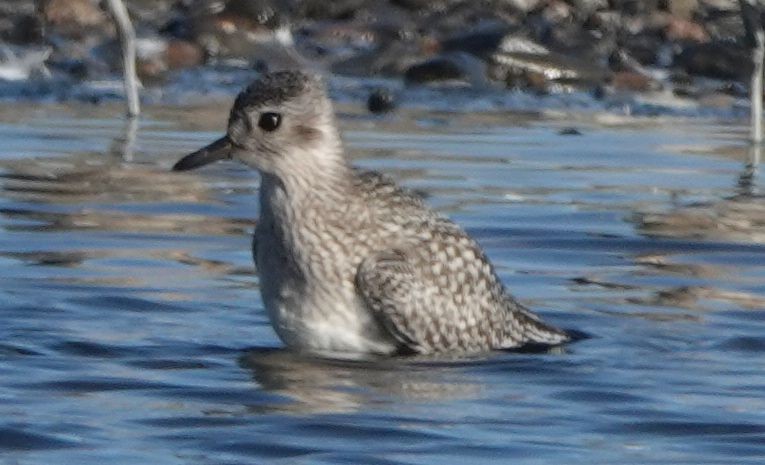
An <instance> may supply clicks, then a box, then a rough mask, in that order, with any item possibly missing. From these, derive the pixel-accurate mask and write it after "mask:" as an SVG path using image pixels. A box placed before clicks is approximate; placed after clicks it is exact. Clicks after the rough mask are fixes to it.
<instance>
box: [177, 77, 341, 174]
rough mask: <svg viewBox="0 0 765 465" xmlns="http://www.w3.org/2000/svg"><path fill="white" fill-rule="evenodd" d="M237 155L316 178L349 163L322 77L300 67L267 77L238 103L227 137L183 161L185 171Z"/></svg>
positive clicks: (270, 170) (262, 166)
mask: <svg viewBox="0 0 765 465" xmlns="http://www.w3.org/2000/svg"><path fill="white" fill-rule="evenodd" d="M223 159H234V160H238V161H241V162H242V163H244V164H246V165H248V166H251V167H253V168H255V169H257V170H259V171H261V172H263V173H266V174H270V175H274V176H276V177H279V178H282V177H285V176H294V175H298V176H312V175H313V174H316V173H317V172H321V170H328V169H332V167H333V166H334V165H338V164H339V165H342V164H344V163H345V162H344V160H343V156H342V150H341V149H340V139H339V136H338V133H337V129H336V127H335V122H334V115H333V111H332V105H331V103H330V101H329V99H328V98H327V95H326V93H325V91H324V85H323V83H322V82H321V80H320V79H319V78H318V77H316V76H313V75H310V74H307V73H304V72H301V71H280V72H275V73H270V74H265V75H263V76H262V77H261V78H260V79H258V80H256V81H254V82H253V83H252V84H250V85H249V86H248V87H247V88H246V89H245V90H244V91H242V92H241V93H240V94H239V96H238V97H237V98H236V101H235V102H234V106H233V108H232V109H231V115H230V116H229V120H228V130H227V132H226V135H225V136H223V137H221V138H220V139H218V140H216V141H215V142H213V143H211V144H210V145H208V146H207V147H204V148H202V149H200V150H198V151H196V152H194V153H192V154H190V155H187V156H185V157H184V158H182V159H181V160H179V161H178V162H177V163H176V164H175V166H173V170H175V171H183V170H189V169H193V168H197V167H199V166H203V165H206V164H208V163H212V162H214V161H217V160H223Z"/></svg>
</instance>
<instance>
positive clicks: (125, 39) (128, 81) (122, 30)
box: [106, 0, 141, 118]
mask: <svg viewBox="0 0 765 465" xmlns="http://www.w3.org/2000/svg"><path fill="white" fill-rule="evenodd" d="M106 5H107V7H108V8H109V12H110V13H111V14H112V17H113V18H114V22H115V24H116V25H117V34H118V35H119V37H120V45H121V46H122V66H123V72H124V75H125V97H126V98H127V115H128V118H135V117H136V116H138V115H139V114H140V113H141V105H140V101H139V99H138V86H139V83H138V75H137V74H136V71H135V29H133V23H132V22H130V16H129V15H128V12H127V8H125V4H124V3H122V0H107V2H106Z"/></svg>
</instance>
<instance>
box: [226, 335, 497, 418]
mask: <svg viewBox="0 0 765 465" xmlns="http://www.w3.org/2000/svg"><path fill="white" fill-rule="evenodd" d="M466 361H467V359H464V358H438V359H434V358H432V357H429V358H417V357H412V358H398V359H396V358H393V359H390V358H388V359H373V358H367V359H350V358H321V357H318V356H311V355H306V354H300V353H296V352H292V351H289V350H287V349H264V348H257V349H252V350H250V351H249V352H248V353H246V354H245V355H244V356H242V358H241V359H240V365H241V366H242V367H243V368H246V369H248V370H249V371H250V372H251V374H252V378H253V380H254V381H255V382H257V383H258V384H259V385H260V387H261V388H263V389H264V390H266V391H269V392H272V393H274V394H279V395H282V396H284V397H286V398H287V399H289V402H285V403H278V404H275V405H269V406H265V407H263V406H258V407H257V408H256V409H257V410H258V413H265V412H273V411H279V412H292V413H347V412H354V411H357V410H361V409H363V408H365V407H368V406H369V405H371V404H376V403H385V402H386V401H390V400H397V401H414V402H435V401H443V400H465V399H474V398H477V397H480V396H481V395H482V391H483V385H482V384H481V383H480V382H477V381H476V379H475V378H476V377H475V375H474V374H472V375H471V374H470V373H467V371H466V365H465V363H464V362H466ZM471 361H473V362H474V361H475V358H472V359H471Z"/></svg>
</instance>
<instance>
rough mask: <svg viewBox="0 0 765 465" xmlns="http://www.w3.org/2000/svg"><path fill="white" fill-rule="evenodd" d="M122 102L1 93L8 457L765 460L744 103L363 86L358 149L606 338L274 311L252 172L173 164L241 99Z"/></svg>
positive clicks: (761, 219) (756, 261)
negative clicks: (461, 105) (91, 103)
mask: <svg viewBox="0 0 765 465" xmlns="http://www.w3.org/2000/svg"><path fill="white" fill-rule="evenodd" d="M118 111H119V109H117V108H108V107H107V108H93V107H54V106H47V107H39V108H27V109H22V108H13V109H9V108H6V111H4V112H2V114H0V121H1V122H2V123H1V124H0V263H1V264H2V266H1V267H0V279H1V282H2V286H0V296H1V297H0V463H2V464H6V463H7V464H9V465H11V464H13V465H17V464H19V465H30V464H50V463H77V464H91V463H92V464H95V463H104V462H106V461H108V462H109V463H119V464H146V463H151V464H157V465H164V464H190V463H193V464H252V463H290V464H293V463H312V464H314V463H317V464H321V463H327V464H330V463H332V464H337V463H348V464H383V463H385V464H389V463H392V464H432V463H441V464H465V463H523V464H549V463H587V464H613V463H623V464H646V463H656V464H667V463H672V464H702V463H704V464H711V463H719V464H730V463H738V464H750V463H751V464H761V463H762V462H763V460H764V459H765V357H763V355H764V354H765V336H764V335H765V312H763V310H765V236H764V232H765V212H763V204H764V203H765V202H763V199H762V197H758V195H761V193H762V184H763V182H762V180H761V178H758V177H757V174H756V172H755V171H753V170H752V169H751V166H748V164H747V159H748V158H747V157H748V154H747V150H746V148H745V144H744V139H745V132H744V129H743V128H742V127H740V126H738V125H735V124H729V123H715V122H710V121H705V120H675V119H667V118H665V119H654V120H650V119H648V120H630V119H617V118H608V117H600V116H597V115H590V116H587V115H584V116H581V117H580V119H578V120H576V121H574V122H573V123H572V122H570V121H565V120H563V119H561V118H560V117H559V116H558V115H544V114H502V113H495V114H488V113H487V114H473V115H462V116H458V115H449V114H444V113H438V114H434V113H426V112H420V113H417V112H411V113H409V114H405V115H399V116H396V117H392V118H390V119H384V120H374V119H370V118H368V117H365V116H361V115H359V114H357V113H356V112H354V111H353V109H345V110H344V111H343V112H342V113H341V121H342V123H343V126H344V127H345V128H346V131H345V138H346V141H347V146H348V147H349V149H352V151H353V153H354V158H355V161H356V163H357V164H359V165H362V166H365V167H369V168H375V169H380V170H383V171H385V172H387V173H389V174H390V175H392V176H393V177H395V178H396V179H398V180H399V181H400V182H402V183H404V184H406V185H408V186H410V187H412V188H415V189H418V190H420V191H422V192H423V193H424V194H426V195H427V196H428V202H429V203H430V204H431V205H434V206H435V207H436V208H438V209H439V210H441V211H443V212H445V213H447V214H449V215H450V216H451V217H453V218H454V219H455V220H457V221H458V222H459V223H461V224H462V225H464V226H465V227H466V228H467V229H469V231H470V232H471V233H472V234H473V235H474V236H475V237H476V238H477V239H478V240H479V241H480V242H481V243H482V244H483V246H484V247H485V248H486V250H487V252H488V254H489V256H490V257H491V258H492V259H493V261H494V262H495V264H496V265H497V267H498V270H499V272H500V274H501V277H502V279H503V280H504V282H505V283H506V284H507V285H508V286H509V288H510V289H511V290H512V291H513V293H514V294H515V295H516V296H517V297H518V298H519V299H521V300H522V301H523V302H524V303H526V304H528V305H529V306H531V307H532V308H534V309H536V310H537V311H539V312H540V313H541V314H543V315H544V316H545V317H546V318H547V319H549V320H550V321H551V322H554V323H556V324H558V325H561V326H564V327H569V328H577V329H580V330H583V331H586V332H588V333H590V334H592V335H593V337H592V338H591V339H589V340H586V341H583V342H580V343H577V344H574V345H571V346H569V347H566V348H565V349H564V350H559V351H555V352H553V353H548V354H513V353H498V354H488V355H484V356H478V357H471V358H462V359H459V358H454V359H439V360H422V359H398V360H378V361H358V360H357V361H349V360H346V361H342V360H320V359H314V358H310V357H306V356H298V355H295V354H291V353H289V352H287V351H285V350H283V349H282V348H281V344H280V342H279V341H278V339H277V338H276V336H275V335H274V333H273V331H272V330H271V328H270V326H269V324H268V321H267V319H266V316H265V314H264V312H263V308H262V303H261V300H260V296H259V293H258V283H257V277H256V276H255V275H254V273H253V267H252V265H251V257H250V251H249V243H250V239H249V234H250V233H251V230H252V221H253V220H254V219H255V218H257V214H258V212H257V205H256V194H257V183H258V178H257V175H256V174H255V173H251V172H248V171H246V170H245V169H243V168H242V167H240V166H236V165H233V164H218V165H215V166H212V167H209V168H206V169H205V170H203V171H198V172H192V173H189V174H176V173H169V172H168V167H169V166H171V164H172V163H173V162H174V161H175V160H176V159H177V158H178V157H179V156H180V155H182V154H184V153H186V152H187V151H190V150H193V149H195V148H198V147H199V146H201V145H202V144H204V143H206V142H208V141H210V140H212V139H213V138H215V137H216V135H217V134H218V131H220V128H221V127H222V124H223V122H224V121H225V108H223V106H221V107H219V108H197V109H167V110H160V109H153V110H152V109H150V110H149V115H147V118H146V119H145V120H144V121H143V122H142V125H141V128H140V130H139V132H138V135H137V138H136V140H135V141H134V143H133V144H132V145H131V144H130V143H129V142H130V141H126V140H125V137H124V135H123V125H122V123H121V122H120V121H119V120H116V119H114V118H113V117H112V115H114V114H116V113H117V112H118ZM571 124H574V125H575V126H576V127H577V128H578V129H579V130H580V131H581V133H582V135H581V136H564V135H560V134H559V132H560V130H561V129H563V128H565V127H566V126H569V125H571ZM126 146H127V152H129V153H127V154H126V155H124V154H122V152H124V151H125V148H126Z"/></svg>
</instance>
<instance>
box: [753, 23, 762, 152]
mask: <svg viewBox="0 0 765 465" xmlns="http://www.w3.org/2000/svg"><path fill="white" fill-rule="evenodd" d="M755 40H756V44H755V47H754V50H753V51H752V61H753V64H754V69H753V70H752V84H751V91H750V92H751V95H750V96H749V98H750V100H751V102H752V103H751V112H752V113H751V122H752V142H753V143H755V144H760V143H762V72H763V60H765V32H764V31H763V30H762V27H760V28H758V29H757V31H756V32H755Z"/></svg>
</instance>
